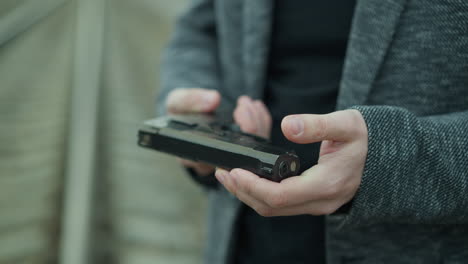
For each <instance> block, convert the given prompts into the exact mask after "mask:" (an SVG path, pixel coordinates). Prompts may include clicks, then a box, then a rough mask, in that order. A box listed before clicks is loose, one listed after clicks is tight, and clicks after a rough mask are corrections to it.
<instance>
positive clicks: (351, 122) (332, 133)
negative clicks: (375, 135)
mask: <svg viewBox="0 0 468 264" xmlns="http://www.w3.org/2000/svg"><path fill="white" fill-rule="evenodd" d="M363 124H364V126H365V121H364V119H363V118H362V116H361V113H360V112H359V111H357V110H345V111H338V112H333V113H330V114H326V115H313V114H302V115H290V116H287V117H285V118H284V119H283V121H282V122H281V129H282V131H283V134H284V136H285V137H286V138H287V139H288V140H290V141H292V142H295V143H300V144H307V143H314V142H320V141H323V140H333V141H350V140H352V139H354V138H355V137H356V136H359V133H360V131H361V130H362V125H363Z"/></svg>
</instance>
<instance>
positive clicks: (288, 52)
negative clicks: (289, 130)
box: [236, 0, 354, 264]
mask: <svg viewBox="0 0 468 264" xmlns="http://www.w3.org/2000/svg"><path fill="white" fill-rule="evenodd" d="M353 9H354V1H341V0H333V1H310V0H277V1H275V11H274V22H273V35H272V39H271V46H270V57H269V65H268V79H267V86H266V89H265V102H266V103H267V105H268V107H269V109H270V111H271V113H272V116H273V120H274V121H273V130H272V137H271V139H272V142H273V143H274V144H275V145H279V146H282V147H285V148H287V149H295V150H296V152H297V153H298V155H299V157H300V158H301V163H302V166H301V167H302V170H305V169H307V168H310V167H311V166H313V165H314V164H315V163H316V162H317V159H318V153H319V147H320V145H319V144H308V145H297V144H293V143H291V142H289V141H287V140H286V139H285V138H284V136H283V134H282V132H281V129H280V124H281V120H282V118H283V117H285V116H286V115H290V114H298V113H314V114H322V113H329V112H332V111H333V110H334V109H335V105H336V97H337V92H338V86H339V81H340V77H341V71H342V66H343V62H344V55H345V49H346V44H347V39H348V34H349V28H350V24H351V17H352V13H353ZM238 221H239V222H238V223H239V226H238V228H239V229H238V230H239V232H238V234H239V237H238V240H237V241H238V243H237V254H236V255H237V256H238V258H237V263H239V264H248V263H249V264H250V263H269V264H274V263H324V262H325V243H324V240H325V238H324V234H325V228H324V219H323V217H317V216H305V215H303V216H293V217H272V218H264V217H261V216H259V215H258V214H257V213H256V212H255V211H253V210H252V209H251V208H248V207H246V206H244V208H243V212H242V214H241V215H240V218H239V220H238Z"/></svg>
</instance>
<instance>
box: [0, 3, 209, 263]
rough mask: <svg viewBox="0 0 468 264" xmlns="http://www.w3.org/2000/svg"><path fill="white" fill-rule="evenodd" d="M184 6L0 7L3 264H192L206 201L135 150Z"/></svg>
mask: <svg viewBox="0 0 468 264" xmlns="http://www.w3.org/2000/svg"><path fill="white" fill-rule="evenodd" d="M186 2H187V0H170V1H168V0H40V1H39V0H1V1H0V108H1V109H0V263H65V264H68V263H69V264H75V263H76V264H78V263H122V264H124V263H132V264H140V263H141V264H143V263H169V264H171V263H184V264H190V263H200V262H201V248H202V246H203V241H204V238H203V236H204V227H203V223H204V221H203V220H204V219H203V218H204V211H205V204H204V195H203V192H202V190H200V189H199V188H198V187H197V186H196V185H195V184H193V183H192V182H191V181H190V180H189V179H188V178H187V177H186V175H185V173H184V171H183V170H182V169H181V168H180V167H179V166H178V165H177V163H176V162H175V160H174V159H173V158H171V157H168V156H165V155H162V154H158V153H156V152H152V151H148V150H144V149H141V148H138V147H137V145H136V135H137V129H138V127H139V124H140V123H141V122H142V121H143V120H145V119H149V118H152V117H154V116H155V110H154V109H155V107H156V106H155V105H154V101H155V100H154V98H155V95H156V93H157V91H158V83H159V80H158V73H159V62H160V55H161V52H162V50H163V48H164V46H165V45H166V43H167V41H168V38H169V36H170V33H171V26H172V25H173V22H174V20H175V18H176V16H177V14H179V13H180V11H181V9H183V7H184V5H185V4H186Z"/></svg>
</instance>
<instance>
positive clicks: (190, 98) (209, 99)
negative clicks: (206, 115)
mask: <svg viewBox="0 0 468 264" xmlns="http://www.w3.org/2000/svg"><path fill="white" fill-rule="evenodd" d="M220 102H221V95H220V94H219V93H218V92H217V91H215V90H209V89H202V88H179V89H175V90H174V91H172V92H171V93H170V94H169V95H168V97H167V100H166V108H167V110H168V112H169V113H173V114H183V113H197V112H212V111H214V110H216V108H217V107H218V106H219V104H220Z"/></svg>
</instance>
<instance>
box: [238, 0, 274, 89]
mask: <svg viewBox="0 0 468 264" xmlns="http://www.w3.org/2000/svg"><path fill="white" fill-rule="evenodd" d="M272 18H273V0H244V6H243V21H244V24H243V28H242V31H243V35H242V36H243V38H244V39H243V42H242V51H243V52H242V56H243V57H242V61H243V64H244V78H245V79H244V80H245V87H243V89H244V93H245V94H248V95H250V96H252V97H254V98H261V97H262V96H263V88H264V86H265V78H266V71H267V69H266V68H267V59H268V53H269V46H270V37H271V27H272Z"/></svg>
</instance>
